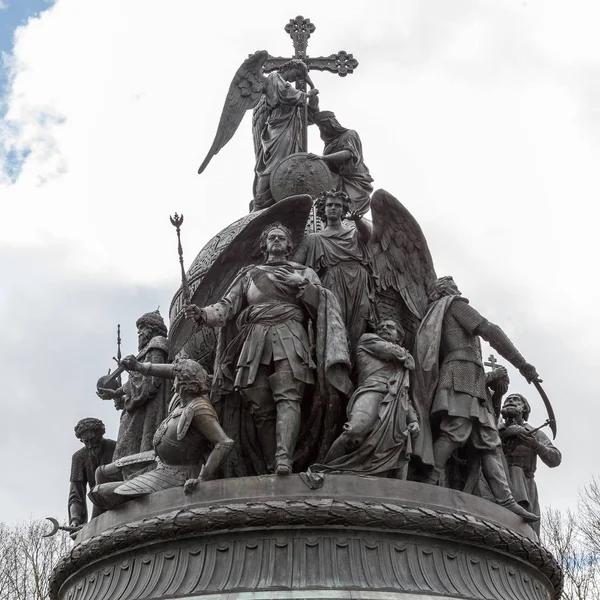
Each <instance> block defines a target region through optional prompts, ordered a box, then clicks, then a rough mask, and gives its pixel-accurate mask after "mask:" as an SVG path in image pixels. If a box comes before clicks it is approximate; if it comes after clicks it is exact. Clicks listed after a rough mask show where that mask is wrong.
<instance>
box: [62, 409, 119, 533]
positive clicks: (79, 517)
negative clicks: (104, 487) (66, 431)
mask: <svg viewBox="0 0 600 600" xmlns="http://www.w3.org/2000/svg"><path fill="white" fill-rule="evenodd" d="M105 433H106V428H105V427H104V423H103V422H102V421H101V420H100V419H94V418H93V417H90V418H87V419H81V421H79V423H77V425H75V436H76V437H77V439H78V440H80V441H81V442H82V443H83V445H84V447H83V448H81V449H80V450H77V452H75V454H73V458H72V459H71V484H70V486H69V526H70V527H80V526H81V525H84V524H85V523H87V522H88V509H87V500H86V494H87V488H88V487H89V489H92V488H93V487H94V486H95V485H96V476H95V474H96V469H97V468H98V467H99V466H100V465H106V464H108V463H110V462H112V459H113V453H114V451H115V445H116V442H115V441H114V440H110V439H108V438H105V437H104V434H105ZM101 512H102V511H101V510H100V509H99V508H98V507H96V506H95V507H94V509H93V511H92V519H94V518H95V517H97V516H98V515H99V514H100V513H101Z"/></svg>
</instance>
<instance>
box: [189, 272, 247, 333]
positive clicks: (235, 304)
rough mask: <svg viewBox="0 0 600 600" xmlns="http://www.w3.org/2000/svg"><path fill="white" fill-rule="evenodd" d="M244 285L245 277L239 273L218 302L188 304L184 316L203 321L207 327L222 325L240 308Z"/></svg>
mask: <svg viewBox="0 0 600 600" xmlns="http://www.w3.org/2000/svg"><path fill="white" fill-rule="evenodd" d="M245 287H246V277H245V275H239V276H238V277H237V279H236V280H235V281H234V282H233V284H232V286H231V287H230V288H229V291H228V292H227V293H226V294H225V296H223V299H222V300H220V301H219V302H215V304H211V305H210V306H205V307H204V308H200V307H199V306H197V305H196V304H188V305H187V306H186V307H185V313H184V314H185V318H186V319H189V320H190V321H194V322H196V323H204V324H206V325H208V326H209V327H223V326H224V325H225V324H226V323H227V322H228V321H230V320H231V319H233V318H235V316H236V315H237V314H238V313H239V312H240V310H241V309H242V306H243V304H244V291H245Z"/></svg>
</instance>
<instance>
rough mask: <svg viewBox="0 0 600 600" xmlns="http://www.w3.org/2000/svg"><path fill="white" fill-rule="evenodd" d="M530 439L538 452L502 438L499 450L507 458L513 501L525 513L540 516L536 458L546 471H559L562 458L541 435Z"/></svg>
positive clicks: (501, 429) (516, 441)
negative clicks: (524, 510) (545, 466)
mask: <svg viewBox="0 0 600 600" xmlns="http://www.w3.org/2000/svg"><path fill="white" fill-rule="evenodd" d="M523 427H525V429H527V430H528V431H531V430H532V429H533V427H532V426H531V425H529V423H524V424H523ZM503 430H504V428H500V437H503V436H502V433H503ZM533 435H534V436H535V438H536V439H537V441H538V442H539V444H540V445H539V446H538V447H537V448H530V447H529V446H526V445H525V444H522V443H520V442H519V441H518V440H517V438H516V437H514V436H505V437H503V439H502V449H503V450H504V456H505V457H506V463H507V465H508V479H509V483H510V489H511V491H512V493H513V496H514V497H515V501H516V502H518V503H519V504H520V505H521V506H522V507H523V508H525V509H526V510H528V511H530V512H532V513H534V514H536V515H539V514H540V502H539V497H538V490H537V485H536V483H535V471H536V469H537V457H538V456H539V457H540V458H541V459H542V461H543V462H544V463H545V464H546V465H548V466H549V467H558V465H560V463H561V460H562V455H561V453H560V451H559V450H558V448H556V447H555V446H554V444H552V442H551V441H550V439H549V438H548V436H547V435H546V434H545V433H544V432H543V431H536V432H535V433H534V434H533Z"/></svg>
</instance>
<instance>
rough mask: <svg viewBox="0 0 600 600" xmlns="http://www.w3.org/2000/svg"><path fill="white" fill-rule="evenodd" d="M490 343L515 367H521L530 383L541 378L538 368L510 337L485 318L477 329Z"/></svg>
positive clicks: (521, 371) (520, 370)
mask: <svg viewBox="0 0 600 600" xmlns="http://www.w3.org/2000/svg"><path fill="white" fill-rule="evenodd" d="M475 333H477V335H480V336H481V337H482V338H483V339H484V340H485V341H486V342H488V344H489V345H490V346H491V347H492V348H493V349H494V350H496V352H498V354H500V356H503V357H504V358H505V359H506V360H507V361H508V362H510V364H511V365H513V367H516V368H517V369H519V372H520V373H521V375H523V377H525V379H527V381H528V382H529V383H531V382H532V381H537V380H538V379H539V375H538V372H537V370H536V368H535V367H534V366H533V365H531V364H529V363H528V362H527V361H526V360H525V358H523V355H522V354H521V353H520V352H519V351H518V350H517V348H516V346H515V345H514V344H513V343H512V342H511V340H510V338H509V337H508V336H507V335H506V334H505V333H504V331H502V329H500V327H498V325H495V324H494V323H490V321H488V320H487V319H485V320H484V321H483V322H482V323H481V325H479V326H478V327H477V329H476V331H475Z"/></svg>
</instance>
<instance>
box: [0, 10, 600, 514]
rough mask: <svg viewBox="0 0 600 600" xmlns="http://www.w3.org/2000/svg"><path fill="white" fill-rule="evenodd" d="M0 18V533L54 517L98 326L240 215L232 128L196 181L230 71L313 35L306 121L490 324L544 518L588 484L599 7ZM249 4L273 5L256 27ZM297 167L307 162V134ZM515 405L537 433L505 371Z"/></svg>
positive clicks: (97, 367)
mask: <svg viewBox="0 0 600 600" xmlns="http://www.w3.org/2000/svg"><path fill="white" fill-rule="evenodd" d="M208 4H209V3H206V2H200V1H198V0H187V1H184V0H171V2H168V3H165V2H158V1H155V0H57V1H56V2H55V3H54V4H49V3H48V2H45V1H44V0H0V23H1V25H0V50H1V51H2V52H3V67H2V68H3V73H2V76H1V77H0V86H2V88H1V90H2V97H1V98H0V104H1V106H0V110H1V112H0V135H1V136H2V145H1V146H0V199H1V202H2V213H1V214H2V218H1V219H0V272H1V273H2V286H1V288H0V365H1V367H0V368H1V369H2V371H1V373H2V382H3V385H2V418H1V423H2V426H3V427H2V429H3V436H2V439H1V440H0V454H1V455H2V457H3V459H4V460H3V469H2V485H1V486H0V509H1V514H2V518H3V519H5V520H6V519H7V520H18V519H23V518H26V517H27V516H29V515H33V516H35V517H44V516H46V515H54V516H57V517H61V518H64V517H65V516H66V496H67V488H68V476H69V467H70V456H71V454H72V453H73V452H74V451H75V450H77V449H78V448H79V443H78V441H77V440H76V439H75V437H74V434H73V426H74V425H75V423H76V422H77V421H78V420H79V419H80V418H82V417H84V416H97V417H100V418H102V419H103V420H104V422H105V423H106V425H107V430H108V435H110V436H111V437H114V436H116V432H117V427H118V413H117V412H116V411H115V410H114V409H113V408H112V403H110V402H107V403H103V402H102V401H100V400H99V399H98V398H97V397H96V396H95V394H94V389H95V381H96V379H97V378H98V377H99V376H100V375H102V374H104V373H105V372H106V371H107V369H108V368H109V367H111V363H112V360H111V357H112V356H113V354H114V353H115V347H114V345H115V342H114V340H115V328H116V324H117V323H121V325H122V330H123V331H122V338H123V351H124V353H125V354H127V353H131V352H135V351H136V349H137V342H136V335H135V326H134V325H135V320H136V318H137V317H138V316H139V315H140V314H142V313H144V312H147V311H149V310H154V309H155V308H156V307H157V305H160V307H161V310H162V312H163V315H164V316H165V317H167V312H168V307H169V304H170V300H171V297H172V296H173V294H174V292H175V290H176V289H177V287H178V284H179V276H178V264H177V252H176V240H175V236H174V232H173V228H172V227H171V225H170V224H169V221H168V216H169V215H170V214H172V213H174V212H175V211H178V212H183V213H184V214H185V224H184V227H183V243H184V252H185V256H186V262H187V264H190V263H191V261H192V259H193V258H194V256H195V255H196V254H197V253H198V252H199V251H200V249H201V248H202V246H203V245H204V243H206V242H207V241H208V240H209V239H210V237H212V236H213V235H214V234H215V233H217V232H218V231H220V230H221V229H222V228H223V227H225V226H226V225H227V224H229V223H230V222H232V221H234V220H235V219H237V218H239V217H241V216H242V215H243V214H244V213H245V212H246V210H247V206H248V202H249V200H250V198H251V185H252V174H253V150H252V141H251V131H250V117H249V116H248V117H247V118H246V119H245V121H244V122H243V123H242V125H241V127H240V129H239V131H238V132H237V134H236V136H235V137H234V138H233V140H232V141H231V142H230V143H229V144H228V145H227V146H226V147H225V148H224V149H223V150H222V151H221V152H220V153H219V155H218V156H216V157H215V158H214V159H213V161H212V163H211V164H210V165H209V167H208V168H207V169H206V171H205V173H204V174H203V175H202V176H198V175H197V174H196V171H197V168H198V166H199V164H200V162H201V161H202V159H203V158H204V155H205V154H206V152H207V150H208V148H209V146H210V144H211V142H212V138H213V136H214V133H215V130H216V126H217V123H218V119H219V116H220V112H221V107H222V104H223V100H224V98H225V94H226V92H227V89H228V86H229V82H230V80H231V78H232V76H233V74H234V73H235V71H236V69H237V68H238V66H239V65H240V64H241V62H242V61H243V60H244V58H245V57H246V56H247V55H248V53H250V52H253V51H255V50H259V49H267V50H268V51H269V52H270V53H271V54H274V55H284V56H287V55H290V53H291V52H292V46H291V40H290V39H289V37H288V36H287V34H286V33H285V32H284V31H283V27H284V25H285V24H286V23H287V22H288V20H289V19H290V18H293V17H295V16H296V15H297V14H298V13H301V14H303V15H304V16H306V17H309V18H310V19H311V20H312V21H313V22H314V23H315V24H316V26H317V29H316V31H315V33H314V34H313V36H312V38H311V40H310V42H309V55H312V56H319V55H328V54H331V53H333V52H337V51H338V50H340V49H345V50H347V51H348V52H352V53H354V56H355V57H356V58H357V59H358V60H359V62H360V65H359V67H358V68H357V70H356V71H355V73H354V74H353V75H351V76H348V77H346V78H344V79H342V78H339V77H337V76H333V75H331V74H329V73H314V74H313V81H314V82H315V85H316V86H317V88H319V90H320V98H321V107H322V108H323V109H329V110H335V111H336V113H337V116H338V118H339V120H340V121H341V123H342V124H343V125H345V126H346V127H350V128H353V129H356V130H357V131H358V132H359V133H360V135H361V138H362V141H363V147H364V153H365V160H366V163H367V164H368V166H369V167H370V169H371V173H372V175H373V177H374V179H375V186H376V187H382V188H385V189H386V190H388V191H389V192H391V193H392V194H394V195H395V196H397V197H398V198H399V199H400V200H401V201H402V202H403V203H404V204H405V206H406V207H407V208H408V209H409V210H410V211H411V212H412V214H413V215H414V216H415V217H416V218H417V219H418V221H419V222H420V224H421V226H422V228H423V231H424V232H425V235H426V237H427V240H428V242H429V246H430V248H431V251H432V254H433V257H434V262H435V266H436V270H437V272H438V274H439V275H443V274H453V275H454V277H455V279H456V282H457V283H458V285H459V287H460V288H461V290H462V291H463V293H464V295H465V296H467V297H468V298H469V299H470V300H471V303H472V304H473V306H474V307H475V308H477V309H478V310H480V312H482V313H483V314H484V315H486V316H487V317H488V318H489V319H490V320H492V321H494V322H496V323H498V324H499V325H501V326H502V327H503V328H504V329H505V331H506V332H507V333H508V334H509V335H510V337H511V338H512V339H513V341H514V342H515V343H516V345H517V347H518V348H519V349H520V350H521V352H522V353H523V354H524V356H525V357H526V358H527V360H529V361H530V362H531V363H533V364H534V365H536V367H537V368H538V371H539V372H540V374H541V376H542V377H543V379H544V386H545V388H546V390H547V392H548V395H549V396H550V398H551V399H552V401H553V404H554V407H555V411H556V415H557V419H558V431H559V433H558V437H557V440H556V444H557V446H558V447H559V448H560V449H561V450H562V451H563V454H564V460H563V464H562V466H561V467H559V468H557V469H555V470H552V471H550V470H549V469H547V468H546V467H545V466H544V465H541V466H540V468H539V471H538V482H539V486H540V488H541V496H542V502H543V503H544V504H546V505H548V504H552V505H553V506H555V507H558V508H566V507H569V506H573V505H574V504H575V502H576V498H577V492H578V488H579V487H580V486H581V485H583V484H585V483H586V482H587V481H588V480H589V478H590V477H591V475H592V474H594V473H596V474H598V473H600V469H599V468H598V466H597V458H596V457H597V455H598V446H597V438H598V433H597V432H598V430H599V421H600V403H599V402H598V393H597V389H598V384H597V382H596V379H595V378H596V376H597V374H598V373H599V368H598V367H599V362H600V361H599V358H598V357H599V356H600V339H599V336H600V327H599V319H598V304H599V303H600V282H599V280H598V276H597V275H596V271H597V261H598V257H599V247H600V243H599V241H598V240H599V237H600V234H599V232H598V226H597V218H598V214H599V211H598V208H597V203H598V199H599V198H600V178H599V177H598V171H599V165H600V41H599V38H598V31H597V29H598V23H599V22H600V5H598V3H597V1H595V0H590V1H589V2H584V1H578V0H571V1H570V2H564V1H559V0H556V1H554V0H535V1H533V0H530V1H519V2H516V1H510V0H498V1H497V2H492V1H484V0H473V1H466V0H454V1H453V2H448V0H438V1H433V0H431V1H427V0H411V1H408V0H393V1H390V2H370V3H366V2H364V1H351V0H346V1H345V2H343V3H333V2H331V3H329V2H327V3H326V2H322V1H319V2H313V1H310V0H303V1H302V2H276V3H274V2H272V3H268V4H263V5H260V6H259V5H255V4H254V3H251V2H215V3H210V4H211V6H210V9H209V8H208ZM267 7H268V8H267ZM311 136H312V137H311V138H310V140H311V143H312V147H311V150H314V151H320V150H321V144H320V142H319V140H318V137H317V136H316V135H315V133H314V132H312V133H311ZM510 373H511V377H512V380H513V384H512V388H511V389H512V390H513V391H519V392H522V393H525V395H526V396H527V397H528V398H529V399H530V401H531V403H532V405H533V414H532V417H531V422H532V424H534V425H537V424H539V423H541V422H542V421H543V420H544V419H545V418H546V414H545V411H544V407H543V404H542V402H541V400H540V399H539V397H538V396H537V395H536V392H535V390H534V389H533V388H530V387H529V386H528V385H527V384H526V383H525V382H524V380H522V378H520V376H519V375H518V373H517V372H516V371H515V370H514V369H511V371H510Z"/></svg>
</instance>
